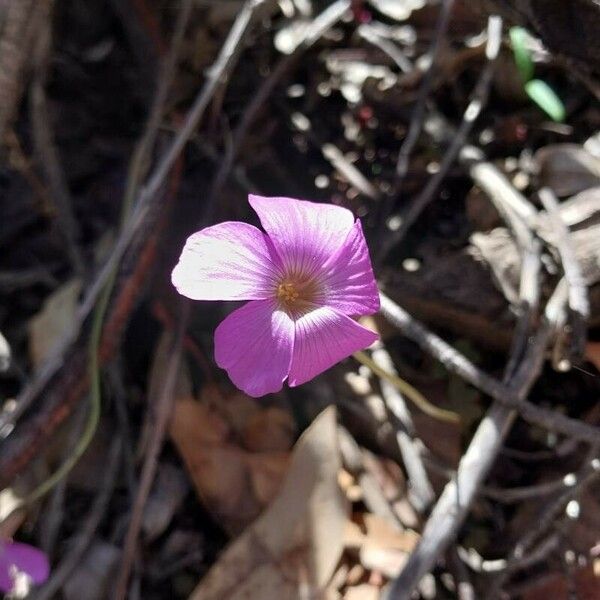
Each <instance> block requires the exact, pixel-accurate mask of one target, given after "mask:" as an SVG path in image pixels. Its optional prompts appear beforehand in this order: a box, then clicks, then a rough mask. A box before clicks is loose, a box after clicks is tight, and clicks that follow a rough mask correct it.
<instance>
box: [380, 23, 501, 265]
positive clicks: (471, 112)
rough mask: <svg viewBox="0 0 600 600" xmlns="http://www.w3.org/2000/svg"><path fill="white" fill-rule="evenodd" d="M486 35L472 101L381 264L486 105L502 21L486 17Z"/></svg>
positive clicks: (386, 248) (387, 242)
mask: <svg viewBox="0 0 600 600" xmlns="http://www.w3.org/2000/svg"><path fill="white" fill-rule="evenodd" d="M487 35H488V39H487V45H486V57H487V59H488V62H487V63H486V65H485V67H484V69H483V70H482V72H481V75H480V76H479V80H478V82H477V84H476V86H475V89H474V91H473V99H472V100H471V102H469V105H468V106H467V108H466V110H465V112H464V115H463V119H462V122H461V124H460V127H459V128H458V130H457V132H456V134H455V135H454V136H453V138H452V141H451V143H450V146H449V148H448V149H447V150H446V152H445V154H444V156H443V158H442V161H441V163H440V167H439V170H438V171H437V173H436V174H435V175H433V177H431V178H430V179H429V181H428V182H427V185H426V186H425V187H424V188H423V191H422V192H421V193H420V194H419V195H418V196H417V197H416V198H415V199H414V200H413V201H412V202H411V203H410V206H409V208H408V210H407V211H405V213H404V214H403V215H401V218H402V222H401V224H400V227H399V228H398V229H397V230H396V231H393V232H390V235H389V237H388V238H387V239H386V240H385V241H384V242H383V243H382V245H381V250H380V253H379V257H378V258H379V260H383V259H384V258H385V257H386V256H387V255H388V254H389V252H390V251H391V250H392V249H393V248H394V247H395V246H396V245H397V244H398V243H400V242H401V241H402V240H403V239H404V236H405V235H406V233H407V232H408V230H409V229H410V227H411V226H412V225H413V223H414V222H415V221H416V220H417V218H418V217H419V216H420V214H421V213H422V212H423V210H424V209H425V208H426V207H427V206H428V205H429V204H430V203H431V201H432V200H433V199H434V196H435V193H436V191H437V190H438V188H439V186H440V184H441V183H442V181H443V180H444V179H445V177H446V175H447V174H448V171H449V170H450V167H451V166H452V164H453V163H454V161H455V160H456V157H457V156H458V154H459V152H460V150H461V148H462V147H463V146H464V144H465V141H466V139H467V136H468V135H469V133H470V132H471V129H472V128H473V125H474V124H475V121H476V120H477V118H478V117H479V115H480V114H481V111H482V109H483V107H484V106H485V105H486V103H487V99H488V96H489V90H490V85H491V82H492V76H493V74H494V67H495V65H496V59H497V57H498V52H499V50H500V41H501V36H502V19H501V18H500V17H498V16H496V15H492V16H491V17H489V19H488V29H487Z"/></svg>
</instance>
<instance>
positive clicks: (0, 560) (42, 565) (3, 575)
mask: <svg viewBox="0 0 600 600" xmlns="http://www.w3.org/2000/svg"><path fill="white" fill-rule="evenodd" d="M12 565H14V566H15V567H16V568H17V569H18V570H19V571H23V572H25V573H27V575H29V577H31V579H32V580H33V582H34V583H43V582H44V581H46V579H48V575H49V573H50V566H49V564H48V558H47V557H46V555H45V554H44V553H43V552H42V551H41V550H38V549H37V548H34V547H33V546H29V545H28V544H19V543H17V542H10V541H1V540H0V590H2V591H3V592H10V590H11V589H12V588H13V579H12V577H11V575H10V571H11V566H12Z"/></svg>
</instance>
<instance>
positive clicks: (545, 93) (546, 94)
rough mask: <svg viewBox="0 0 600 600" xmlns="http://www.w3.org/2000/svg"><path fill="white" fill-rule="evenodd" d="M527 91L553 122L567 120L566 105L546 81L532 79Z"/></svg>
mask: <svg viewBox="0 0 600 600" xmlns="http://www.w3.org/2000/svg"><path fill="white" fill-rule="evenodd" d="M525 91H526V92H527V95H528V96H529V97H530V98H531V99H532V100H533V101H534V102H535V103H536V104H537V105H538V106H539V107H540V108H541V109H542V110H543V111H544V112H545V113H546V114H547V115H548V116H549V117H550V118H551V119H552V120H553V121H556V122H558V123H560V122H562V121H564V120H565V113H566V111H565V105H564V104H563V103H562V100H561V99H560V98H559V97H558V96H557V95H556V92H555V91H554V90H553V89H552V88H551V87H550V86H549V85H548V84H547V83H546V82H545V81H541V80H540V79H532V80H531V81H528V82H527V83H526V84H525Z"/></svg>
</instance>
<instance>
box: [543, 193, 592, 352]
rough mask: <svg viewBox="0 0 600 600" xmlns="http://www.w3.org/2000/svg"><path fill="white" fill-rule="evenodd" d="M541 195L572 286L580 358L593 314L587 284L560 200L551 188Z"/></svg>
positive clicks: (575, 348) (576, 348) (575, 345)
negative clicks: (588, 324) (587, 325)
mask: <svg viewBox="0 0 600 600" xmlns="http://www.w3.org/2000/svg"><path fill="white" fill-rule="evenodd" d="M538 195H539V198H540V200H541V202H542V204H543V205H544V208H545V209H546V212H547V213H548V217H549V218H550V223H551V224H552V227H553V229H554V233H555V235H556V249H557V250H558V254H559V256H560V260H561V263H562V266H563V270H564V273H565V280H566V282H567V285H568V286H569V309H570V312H571V326H572V328H573V355H574V356H575V357H576V358H578V359H580V358H581V357H582V356H583V353H584V350H585V341H586V323H587V320H588V319H589V316H590V302H589V299H588V292H587V286H586V284H585V279H584V278H583V275H582V273H581V268H580V266H579V263H578V261H577V256H576V255H575V249H574V248H573V245H572V243H571V237H570V232H569V229H568V228H567V226H566V224H565V223H564V221H563V220H562V219H561V217H560V211H559V209H558V200H557V199H556V196H555V195H554V192H552V190H551V189H550V188H542V189H541V190H540V191H539V192H538Z"/></svg>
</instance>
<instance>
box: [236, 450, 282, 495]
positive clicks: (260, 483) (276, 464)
mask: <svg viewBox="0 0 600 600" xmlns="http://www.w3.org/2000/svg"><path fill="white" fill-rule="evenodd" d="M246 464H247V465H248V467H249V468H250V477H251V479H252V488H253V490H254V494H255V496H256V498H257V499H258V501H259V502H260V503H261V505H263V506H266V505H267V504H268V503H269V502H270V501H271V500H273V498H274V497H275V495H276V494H277V492H278V491H279V488H280V486H281V482H282V481H283V477H284V475H285V474H286V472H287V470H288V467H289V465H290V455H289V453H288V452H276V453H275V452H274V453H270V454H256V455H254V454H247V455H246Z"/></svg>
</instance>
